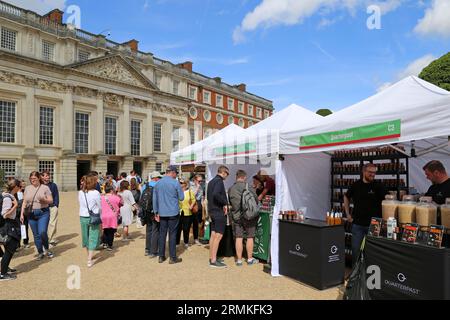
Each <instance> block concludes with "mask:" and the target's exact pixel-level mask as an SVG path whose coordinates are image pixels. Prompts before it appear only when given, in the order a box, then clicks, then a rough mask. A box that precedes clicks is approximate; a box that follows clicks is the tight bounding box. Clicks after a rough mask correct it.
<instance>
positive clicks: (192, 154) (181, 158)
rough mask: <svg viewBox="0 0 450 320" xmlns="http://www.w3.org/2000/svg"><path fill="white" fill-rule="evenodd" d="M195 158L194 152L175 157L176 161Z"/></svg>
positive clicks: (187, 160)
mask: <svg viewBox="0 0 450 320" xmlns="http://www.w3.org/2000/svg"><path fill="white" fill-rule="evenodd" d="M196 160H197V155H196V154H195V153H191V154H188V155H181V156H178V157H176V158H175V161H176V163H185V162H195V161H196Z"/></svg>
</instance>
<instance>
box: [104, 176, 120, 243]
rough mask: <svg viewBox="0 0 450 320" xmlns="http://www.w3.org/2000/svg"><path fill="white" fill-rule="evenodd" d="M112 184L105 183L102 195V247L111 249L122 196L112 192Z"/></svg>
mask: <svg viewBox="0 0 450 320" xmlns="http://www.w3.org/2000/svg"><path fill="white" fill-rule="evenodd" d="M113 191H114V186H113V185H111V184H109V183H106V184H105V195H103V196H102V227H103V241H102V242H103V247H104V248H105V249H106V250H108V251H112V247H113V242H114V234H115V233H116V231H117V218H118V217H119V215H120V207H121V206H122V205H123V201H122V198H121V197H119V196H117V195H115V194H114V193H113Z"/></svg>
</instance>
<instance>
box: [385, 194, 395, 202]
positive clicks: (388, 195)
mask: <svg viewBox="0 0 450 320" xmlns="http://www.w3.org/2000/svg"><path fill="white" fill-rule="evenodd" d="M384 198H385V199H386V200H390V201H394V200H395V196H394V195H392V194H387V195H386V197H384Z"/></svg>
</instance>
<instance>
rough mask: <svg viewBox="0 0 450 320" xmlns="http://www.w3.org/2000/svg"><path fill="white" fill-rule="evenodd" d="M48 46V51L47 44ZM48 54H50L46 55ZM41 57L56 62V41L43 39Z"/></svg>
mask: <svg viewBox="0 0 450 320" xmlns="http://www.w3.org/2000/svg"><path fill="white" fill-rule="evenodd" d="M46 45H47V46H48V52H45V46H46ZM46 54H48V55H49V56H46ZM41 57H42V59H43V60H45V61H49V62H54V61H55V57H56V43H54V42H51V41H48V40H45V39H42V42H41Z"/></svg>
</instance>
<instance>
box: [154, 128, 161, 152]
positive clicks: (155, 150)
mask: <svg viewBox="0 0 450 320" xmlns="http://www.w3.org/2000/svg"><path fill="white" fill-rule="evenodd" d="M156 126H159V150H157V148H156V141H157V140H156V132H155V128H156ZM162 135H163V124H162V123H161V122H153V152H162V150H163V139H162Z"/></svg>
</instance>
